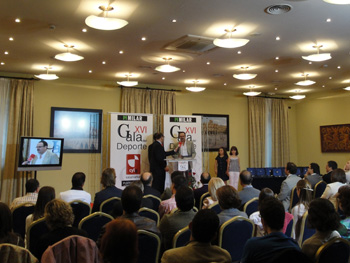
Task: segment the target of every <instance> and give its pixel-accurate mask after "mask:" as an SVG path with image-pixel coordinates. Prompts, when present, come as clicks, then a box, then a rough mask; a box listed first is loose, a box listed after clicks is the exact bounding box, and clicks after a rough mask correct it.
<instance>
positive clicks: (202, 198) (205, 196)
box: [198, 192, 210, 209]
mask: <svg viewBox="0 0 350 263" xmlns="http://www.w3.org/2000/svg"><path fill="white" fill-rule="evenodd" d="M209 196H210V194H209V192H206V193H204V194H202V196H201V198H200V199H199V206H198V207H199V209H202V207H203V202H204V199H205V198H207V197H209Z"/></svg>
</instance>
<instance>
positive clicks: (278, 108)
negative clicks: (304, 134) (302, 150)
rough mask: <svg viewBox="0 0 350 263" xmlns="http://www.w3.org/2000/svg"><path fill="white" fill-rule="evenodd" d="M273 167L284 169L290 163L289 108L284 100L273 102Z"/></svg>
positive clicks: (274, 100)
mask: <svg viewBox="0 0 350 263" xmlns="http://www.w3.org/2000/svg"><path fill="white" fill-rule="evenodd" d="M271 131H272V158H271V159H272V160H271V163H272V166H273V167H283V166H285V165H286V163H287V162H289V161H290V154H289V119H288V107H287V105H286V104H285V102H284V100H279V99H273V100H271Z"/></svg>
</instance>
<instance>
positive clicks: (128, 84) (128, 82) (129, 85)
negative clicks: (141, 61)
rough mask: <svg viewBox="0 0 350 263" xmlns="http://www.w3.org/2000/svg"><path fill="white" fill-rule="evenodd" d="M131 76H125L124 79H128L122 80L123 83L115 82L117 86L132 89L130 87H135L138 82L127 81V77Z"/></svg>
mask: <svg viewBox="0 0 350 263" xmlns="http://www.w3.org/2000/svg"><path fill="white" fill-rule="evenodd" d="M131 76H132V75H131V74H127V75H125V77H127V78H128V80H126V81H125V80H124V81H117V83H118V84H119V85H121V86H125V87H132V86H136V85H138V84H139V82H138V81H130V80H129V77H131Z"/></svg>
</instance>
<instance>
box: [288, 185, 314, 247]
mask: <svg viewBox="0 0 350 263" xmlns="http://www.w3.org/2000/svg"><path fill="white" fill-rule="evenodd" d="M296 189H297V195H298V197H299V202H298V203H297V204H296V205H295V206H294V207H293V208H292V215H293V218H294V225H295V231H294V232H295V240H296V241H297V242H298V240H299V234H300V225H301V218H302V217H303V215H304V213H305V212H306V211H307V210H308V209H309V204H310V202H311V199H312V189H311V185H310V183H309V181H308V180H300V181H299V182H298V183H297V186H296Z"/></svg>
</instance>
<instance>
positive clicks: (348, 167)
mask: <svg viewBox="0 0 350 263" xmlns="http://www.w3.org/2000/svg"><path fill="white" fill-rule="evenodd" d="M344 171H345V176H346V181H347V182H348V183H350V161H347V162H346V164H345V166H344Z"/></svg>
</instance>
